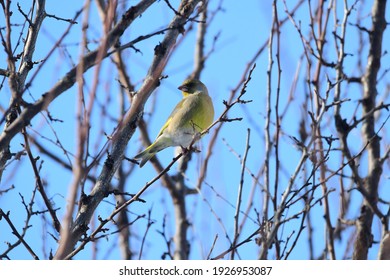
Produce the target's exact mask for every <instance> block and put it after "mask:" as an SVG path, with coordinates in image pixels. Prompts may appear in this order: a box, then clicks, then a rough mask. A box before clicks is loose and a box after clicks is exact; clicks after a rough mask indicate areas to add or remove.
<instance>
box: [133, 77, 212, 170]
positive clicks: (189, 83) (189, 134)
mask: <svg viewBox="0 0 390 280" xmlns="http://www.w3.org/2000/svg"><path fill="white" fill-rule="evenodd" d="M178 89H179V90H181V91H182V94H183V99H182V100H181V101H180V102H179V103H178V104H177V105H176V107H175V109H173V111H172V113H171V115H170V116H169V117H168V120H167V121H166V122H165V124H164V125H163V127H162V128H161V130H160V132H159V133H158V135H157V137H156V140H154V142H153V143H152V144H151V145H150V146H149V147H147V148H146V149H145V150H144V151H142V152H140V153H139V154H138V155H136V156H135V157H134V159H137V160H141V162H140V164H139V165H140V167H142V166H144V165H145V163H146V162H147V161H148V160H149V159H151V158H152V157H153V156H154V155H155V154H156V153H158V152H159V151H161V150H163V149H165V148H167V147H175V146H181V147H182V148H183V149H185V148H188V147H189V146H190V145H191V144H193V142H195V141H196V140H197V139H196V137H197V135H199V133H200V132H202V131H203V130H204V129H206V128H207V127H208V126H209V125H210V124H211V123H212V122H213V119H214V106H213V101H212V100H211V98H210V96H209V94H208V91H207V88H206V86H205V85H204V84H203V83H202V82H201V81H199V80H195V79H187V80H185V81H184V82H183V84H182V85H181V86H179V87H178Z"/></svg>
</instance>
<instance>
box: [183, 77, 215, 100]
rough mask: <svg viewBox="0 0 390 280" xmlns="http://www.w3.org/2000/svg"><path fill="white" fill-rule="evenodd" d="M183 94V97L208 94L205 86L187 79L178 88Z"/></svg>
mask: <svg viewBox="0 0 390 280" xmlns="http://www.w3.org/2000/svg"><path fill="white" fill-rule="evenodd" d="M178 89H180V90H181V91H182V92H183V95H184V96H187V95H189V94H196V93H205V94H208V91H207V88H206V86H205V85H204V84H203V83H202V82H201V81H199V80H195V79H187V80H185V81H184V82H183V84H182V85H181V86H179V87H178Z"/></svg>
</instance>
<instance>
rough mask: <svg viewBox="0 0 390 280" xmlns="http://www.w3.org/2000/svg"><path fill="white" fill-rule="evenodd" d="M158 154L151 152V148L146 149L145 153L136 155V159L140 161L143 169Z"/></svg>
mask: <svg viewBox="0 0 390 280" xmlns="http://www.w3.org/2000/svg"><path fill="white" fill-rule="evenodd" d="M155 154H156V153H154V152H152V151H151V146H149V147H148V148H146V149H145V150H144V151H142V152H140V153H139V154H138V155H136V156H135V157H134V158H135V159H140V160H141V161H140V163H139V166H140V167H142V166H144V165H145V163H147V162H148V160H150V159H151V158H152V157H153V156H154V155H155Z"/></svg>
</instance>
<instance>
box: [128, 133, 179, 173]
mask: <svg viewBox="0 0 390 280" xmlns="http://www.w3.org/2000/svg"><path fill="white" fill-rule="evenodd" d="M170 145H171V141H168V140H167V139H162V138H159V139H157V140H156V141H155V142H154V143H153V144H152V145H150V146H149V147H147V148H146V149H145V150H144V151H142V152H140V153H139V154H138V155H136V156H135V157H134V159H137V160H141V161H140V163H139V166H140V167H142V166H144V165H145V163H147V162H148V160H150V159H151V158H152V157H154V155H155V154H157V153H158V152H159V151H161V150H163V149H165V148H166V147H169V146H170Z"/></svg>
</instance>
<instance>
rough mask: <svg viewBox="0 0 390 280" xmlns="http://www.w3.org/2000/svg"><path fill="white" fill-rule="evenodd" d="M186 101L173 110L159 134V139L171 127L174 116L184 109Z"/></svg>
mask: <svg viewBox="0 0 390 280" xmlns="http://www.w3.org/2000/svg"><path fill="white" fill-rule="evenodd" d="M183 104H184V99H182V100H181V101H180V102H179V103H177V105H176V107H175V108H174V109H173V111H172V113H171V114H170V115H169V117H168V119H167V121H166V122H165V124H164V125H163V126H162V127H161V129H160V132H159V133H158V134H157V137H156V138H158V137H159V136H160V135H161V134H163V132H164V130H165V129H166V128H167V127H168V126H169V124H170V123H171V121H172V118H173V116H174V115H175V114H176V113H177V112H178V111H179V110H180V109H181V108H182V107H183Z"/></svg>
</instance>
